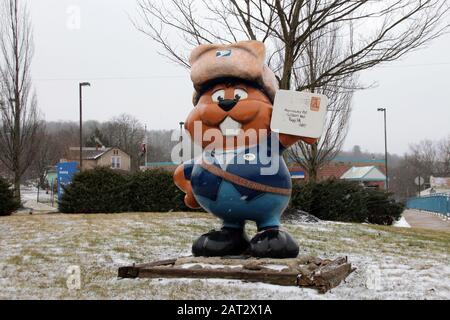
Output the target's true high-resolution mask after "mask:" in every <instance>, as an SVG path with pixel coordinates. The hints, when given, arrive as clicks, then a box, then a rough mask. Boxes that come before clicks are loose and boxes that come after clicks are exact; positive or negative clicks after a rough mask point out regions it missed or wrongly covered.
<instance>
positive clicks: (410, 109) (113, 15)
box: [29, 0, 450, 154]
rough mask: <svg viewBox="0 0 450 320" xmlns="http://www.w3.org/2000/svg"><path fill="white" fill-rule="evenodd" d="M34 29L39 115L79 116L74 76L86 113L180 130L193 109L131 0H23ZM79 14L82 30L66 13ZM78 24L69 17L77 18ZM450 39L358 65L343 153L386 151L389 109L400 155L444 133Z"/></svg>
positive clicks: (448, 126) (449, 111) (179, 75)
mask: <svg viewBox="0 0 450 320" xmlns="http://www.w3.org/2000/svg"><path fill="white" fill-rule="evenodd" d="M29 4H30V10H31V15H32V19H33V26H34V40H35V56H34V60H33V78H34V84H35V86H36V89H37V93H38V99H39V107H40V109H41V110H42V112H43V113H44V115H45V117H46V119H47V120H72V121H77V119H78V82H79V81H89V82H91V84H92V87H91V88H87V89H85V90H84V96H85V97H84V99H83V101H84V108H83V112H84V119H86V120H88V119H95V120H99V121H104V120H108V119H110V118H111V117H113V116H115V115H119V114H120V113H129V114H131V115H134V116H136V117H137V118H138V119H140V120H141V121H142V122H143V123H145V124H147V126H148V128H150V129H173V128H177V127H178V123H179V121H183V120H184V119H185V118H186V116H187V114H188V113H189V111H190V110H191V108H192V104H191V97H192V84H191V82H190V78H189V74H188V72H187V71H186V70H185V69H183V68H181V67H178V66H175V65H172V64H171V63H170V62H169V61H168V60H167V59H165V58H164V57H161V56H160V55H158V54H157V50H158V49H159V48H158V46H157V45H156V44H155V43H153V42H152V41H151V40H150V38H148V37H147V36H145V35H143V34H141V33H139V32H138V31H137V30H136V29H135V28H134V27H133V25H132V24H131V22H130V20H129V15H131V16H134V15H135V13H136V8H135V6H136V1H135V0H116V1H110V0H69V1H67V0H38V1H36V0H35V1H29ZM78 9H79V10H80V13H81V15H80V17H81V20H80V22H81V24H80V28H73V27H74V26H76V23H75V24H73V22H74V21H73V20H71V17H73V13H74V12H75V13H76V10H78ZM75 22H76V21H75ZM449 73H450V36H449V35H447V36H445V37H442V38H440V39H438V40H435V41H434V42H432V43H431V44H429V45H428V47H426V48H424V49H422V50H420V51H418V52H415V53H412V54H410V55H408V56H407V57H406V58H404V59H403V60H402V61H398V62H394V63H390V64H388V65H385V66H383V67H378V68H376V69H374V70H370V71H365V72H363V73H362V74H361V76H360V80H361V81H362V82H363V83H364V84H371V83H373V82H376V83H377V86H376V88H374V89H370V90H365V91H362V92H358V93H357V94H356V96H355V99H354V111H353V114H352V119H351V125H350V131H349V134H348V137H347V140H346V143H345V149H351V148H352V147H353V146H354V145H360V146H361V147H362V149H363V150H368V151H370V152H383V151H384V136H383V118H382V114H381V113H379V112H377V108H379V107H386V108H388V135H389V150H390V151H391V152H395V153H399V154H402V153H404V152H406V151H407V150H408V146H409V144H410V143H415V142H418V141H420V140H422V139H432V140H437V139H441V138H443V137H444V136H447V135H450V80H449Z"/></svg>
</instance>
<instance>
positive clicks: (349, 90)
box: [287, 28, 357, 181]
mask: <svg viewBox="0 0 450 320" xmlns="http://www.w3.org/2000/svg"><path fill="white" fill-rule="evenodd" d="M319 33H320V36H318V37H316V38H315V39H310V40H309V41H308V43H307V46H306V48H305V50H304V54H303V55H302V56H301V57H300V59H299V60H298V61H297V63H296V67H295V68H294V70H293V74H294V79H295V86H296V87H297V88H302V87H303V88H307V89H306V90H308V91H310V92H316V93H322V94H324V95H326V96H327V97H328V98H329V99H330V105H329V108H328V110H329V112H328V113H327V118H326V124H325V129H324V133H323V135H322V137H321V138H320V140H319V141H318V142H316V143H314V144H312V145H308V144H306V143H304V142H302V141H299V142H297V143H296V144H295V145H293V146H292V147H291V148H290V149H289V150H288V153H287V154H288V158H289V159H290V160H292V161H294V162H295V163H297V164H299V165H301V166H302V167H303V168H304V169H305V170H306V171H307V172H308V178H309V179H310V180H311V181H316V180H317V175H318V172H319V170H320V168H321V167H323V166H324V165H326V164H327V163H328V162H329V161H331V160H332V159H333V158H335V157H336V155H337V154H338V153H339V151H340V150H341V149H342V145H343V144H344V141H345V138H346V136H347V132H348V125H349V119H350V114H351V102H352V97H353V91H354V90H355V88H356V86H357V84H356V81H355V80H354V79H355V77H356V75H355V74H350V75H348V76H347V77H342V78H340V79H339V80H336V81H333V82H329V83H326V84H324V85H322V86H321V87H316V86H315V85H314V83H315V79H316V78H317V77H318V76H320V74H322V72H323V71H324V70H326V69H327V68H329V67H330V65H332V64H334V63H336V59H338V58H339V51H340V50H341V49H342V48H341V47H340V42H339V39H338V37H337V29H336V28H335V29H334V30H329V28H324V29H322V30H320V32H319ZM308 84H310V85H309V86H308Z"/></svg>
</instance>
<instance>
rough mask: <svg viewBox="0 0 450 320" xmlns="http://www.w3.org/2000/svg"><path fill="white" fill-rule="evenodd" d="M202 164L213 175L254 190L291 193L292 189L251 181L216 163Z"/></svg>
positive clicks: (287, 194) (286, 194) (285, 194)
mask: <svg viewBox="0 0 450 320" xmlns="http://www.w3.org/2000/svg"><path fill="white" fill-rule="evenodd" d="M200 165H201V167H202V168H203V169H205V170H206V171H208V172H210V173H212V174H213V175H215V176H218V177H220V178H222V179H224V180H226V181H229V182H231V183H234V184H236V185H238V186H241V187H245V188H247V189H252V190H256V191H261V192H268V193H275V194H280V195H283V196H290V195H291V189H286V188H277V187H272V186H267V185H265V184H261V183H258V182H254V181H250V180H247V179H245V178H242V177H239V176H237V175H235V174H232V173H229V172H226V171H224V170H222V169H220V168H218V167H216V166H215V165H212V164H209V163H205V162H202V163H201V164H200Z"/></svg>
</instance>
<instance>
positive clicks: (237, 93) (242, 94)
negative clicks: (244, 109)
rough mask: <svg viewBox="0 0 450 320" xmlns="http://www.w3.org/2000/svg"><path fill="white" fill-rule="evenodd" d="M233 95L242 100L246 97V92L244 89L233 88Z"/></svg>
mask: <svg viewBox="0 0 450 320" xmlns="http://www.w3.org/2000/svg"><path fill="white" fill-rule="evenodd" d="M234 97H235V99H237V100H244V99H247V98H248V93H247V91H245V90H244V89H235V90H234Z"/></svg>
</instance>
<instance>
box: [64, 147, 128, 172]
mask: <svg viewBox="0 0 450 320" xmlns="http://www.w3.org/2000/svg"><path fill="white" fill-rule="evenodd" d="M82 155H83V170H90V169H94V168H96V167H108V168H111V169H114V170H123V171H130V170H131V158H130V156H129V155H128V154H127V153H125V152H123V151H122V150H120V149H119V148H105V147H102V148H86V147H84V148H83V151H82ZM61 161H62V162H63V161H65V162H72V161H73V162H79V161H80V148H79V147H74V148H70V149H69V152H68V153H67V154H66V157H65V159H63V160H61Z"/></svg>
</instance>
